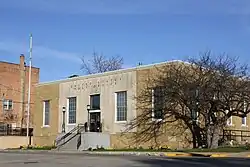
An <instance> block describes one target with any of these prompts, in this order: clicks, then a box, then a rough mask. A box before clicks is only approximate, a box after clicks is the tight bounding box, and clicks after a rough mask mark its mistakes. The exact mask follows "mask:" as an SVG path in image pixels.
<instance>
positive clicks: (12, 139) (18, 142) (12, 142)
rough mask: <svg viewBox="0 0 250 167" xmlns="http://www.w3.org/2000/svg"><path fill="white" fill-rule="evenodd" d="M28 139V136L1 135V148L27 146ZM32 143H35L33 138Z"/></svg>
mask: <svg viewBox="0 0 250 167" xmlns="http://www.w3.org/2000/svg"><path fill="white" fill-rule="evenodd" d="M28 141H29V139H28V138H27V137H26V136H0V149H7V148H19V147H20V146H27V143H28ZM31 144H33V138H31Z"/></svg>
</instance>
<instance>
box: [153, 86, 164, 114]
mask: <svg viewBox="0 0 250 167" xmlns="http://www.w3.org/2000/svg"><path fill="white" fill-rule="evenodd" d="M152 109H153V113H152V117H153V118H154V119H163V109H164V89H163V88H162V87H156V88H154V89H153V90H152Z"/></svg>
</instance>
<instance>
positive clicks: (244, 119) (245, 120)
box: [241, 117, 247, 126]
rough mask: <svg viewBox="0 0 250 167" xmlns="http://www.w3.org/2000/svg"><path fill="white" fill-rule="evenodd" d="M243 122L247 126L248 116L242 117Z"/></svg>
mask: <svg viewBox="0 0 250 167" xmlns="http://www.w3.org/2000/svg"><path fill="white" fill-rule="evenodd" d="M241 124H242V126H246V125H247V117H243V118H242V120H241Z"/></svg>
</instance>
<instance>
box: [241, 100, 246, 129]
mask: <svg viewBox="0 0 250 167" xmlns="http://www.w3.org/2000/svg"><path fill="white" fill-rule="evenodd" d="M246 110H247V104H246V102H245V101H244V112H246ZM241 124H242V126H246V125H247V117H243V118H242V119H241Z"/></svg>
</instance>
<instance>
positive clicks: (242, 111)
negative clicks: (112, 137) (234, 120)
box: [126, 52, 250, 148]
mask: <svg viewBox="0 0 250 167" xmlns="http://www.w3.org/2000/svg"><path fill="white" fill-rule="evenodd" d="M154 70H155V71H154V72H153V74H152V75H151V74H149V76H148V77H146V76H145V78H146V79H145V80H144V81H143V82H146V84H144V87H143V88H141V90H140V91H139V93H138V95H137V96H136V97H135V99H136V101H137V106H136V107H137V111H138V112H139V113H138V114H137V117H136V118H135V119H134V120H132V121H131V122H130V123H129V124H128V127H127V130H126V131H130V130H132V129H135V128H136V129H137V130H136V136H137V137H136V140H137V142H147V141H150V140H152V139H155V140H156V139H157V138H158V137H159V136H161V135H163V134H164V133H170V134H172V135H177V133H181V134H187V133H191V134H192V142H193V147H198V146H207V147H209V148H216V147H217V146H218V141H219V138H220V133H221V130H222V129H223V127H225V125H226V121H227V120H228V118H229V117H231V116H238V117H245V116H246V114H248V113H249V112H250V107H249V102H250V84H249V76H248V73H247V70H248V68H247V66H245V65H238V64H237V59H235V58H230V57H228V56H227V55H222V56H218V57H217V58H215V59H214V58H213V57H212V55H211V52H205V53H203V54H202V55H201V56H200V58H199V59H190V60H188V62H185V63H184V62H172V63H168V64H166V65H165V66H162V67H155V69H154ZM141 85H142V84H141ZM139 136H140V137H139ZM138 140H139V141H138ZM155 144H156V145H157V142H155Z"/></svg>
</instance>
